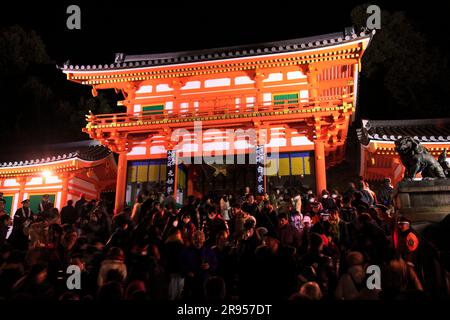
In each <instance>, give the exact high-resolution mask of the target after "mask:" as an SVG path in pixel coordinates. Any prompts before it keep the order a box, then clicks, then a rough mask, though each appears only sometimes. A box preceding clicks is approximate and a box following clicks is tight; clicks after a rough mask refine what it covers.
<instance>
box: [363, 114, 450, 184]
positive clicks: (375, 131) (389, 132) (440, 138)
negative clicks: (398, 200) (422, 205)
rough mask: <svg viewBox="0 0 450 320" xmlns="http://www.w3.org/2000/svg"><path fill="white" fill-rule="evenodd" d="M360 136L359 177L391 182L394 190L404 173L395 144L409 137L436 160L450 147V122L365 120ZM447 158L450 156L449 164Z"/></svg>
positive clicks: (372, 180) (447, 120)
mask: <svg viewBox="0 0 450 320" xmlns="http://www.w3.org/2000/svg"><path fill="white" fill-rule="evenodd" d="M357 134H358V138H359V141H360V150H361V151H360V155H361V159H360V175H361V176H362V177H364V179H365V180H367V181H371V182H380V181H382V180H383V179H384V178H391V181H392V184H393V185H394V186H395V185H397V183H398V182H399V181H400V180H402V179H403V175H404V173H405V167H404V166H403V165H402V162H401V160H400V157H399V155H398V154H397V152H396V151H395V140H397V139H399V138H401V137H403V136H410V137H412V138H414V139H416V140H417V141H419V142H420V143H421V144H422V145H423V146H424V147H426V148H427V149H428V151H429V152H430V153H431V154H432V155H433V156H435V158H436V159H437V158H438V157H439V155H440V154H441V153H442V152H443V151H444V150H446V149H448V148H449V147H450V119H414V120H362V126H361V128H360V129H357ZM448 157H449V154H447V161H449V160H450V158H448ZM418 178H420V176H418Z"/></svg>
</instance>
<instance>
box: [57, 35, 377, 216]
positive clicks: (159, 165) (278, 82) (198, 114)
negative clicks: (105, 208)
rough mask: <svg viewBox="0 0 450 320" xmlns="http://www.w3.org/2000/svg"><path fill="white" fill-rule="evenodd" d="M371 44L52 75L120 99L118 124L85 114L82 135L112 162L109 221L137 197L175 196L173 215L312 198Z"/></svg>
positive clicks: (333, 40) (341, 142) (250, 49)
mask: <svg viewBox="0 0 450 320" xmlns="http://www.w3.org/2000/svg"><path fill="white" fill-rule="evenodd" d="M372 36H373V33H370V34H366V33H358V34H357V33H355V32H354V31H353V29H352V28H347V29H345V31H343V32H338V33H332V34H326V35H321V36H315V37H309V38H301V39H292V40H286V41H276V42H268V43H260V44H254V45H242V46H235V47H226V48H215V49H207V50H199V51H186V52H172V53H161V54H139V55H130V54H124V53H118V54H116V57H115V61H113V62H110V63H108V64H95V65H68V64H65V65H63V66H61V67H59V68H60V69H61V71H62V72H63V73H65V75H66V76H67V79H68V80H69V81H73V82H76V83H79V84H81V85H86V86H90V87H92V94H93V95H94V96H95V95H97V93H98V91H99V90H104V89H114V90H115V91H116V92H117V93H118V95H119V97H120V98H119V99H120V100H119V102H118V108H123V110H124V111H125V112H117V113H112V114H89V115H87V125H86V127H85V128H84V129H83V130H84V132H86V133H87V134H89V136H90V137H91V138H92V139H94V140H97V141H99V142H100V143H101V144H102V145H104V146H106V147H108V148H109V149H110V150H112V151H113V152H115V153H117V154H118V155H119V156H118V159H119V160H118V171H117V183H116V201H115V202H116V203H115V210H116V212H119V211H120V210H122V208H123V206H124V205H125V204H131V203H132V202H134V200H135V197H136V195H137V193H138V192H139V190H142V188H158V187H159V188H162V190H163V191H164V192H166V193H170V192H173V193H174V196H175V197H176V199H177V202H179V203H182V202H183V200H184V199H186V196H187V195H191V194H192V195H204V194H207V193H208V192H211V191H214V192H217V193H219V194H220V195H221V194H222V193H224V192H233V191H236V190H242V189H243V188H244V187H245V186H249V187H250V188H251V189H252V190H253V191H254V192H255V193H259V194H262V193H264V192H270V191H271V190H274V189H275V188H287V187H293V188H299V187H307V188H312V189H313V190H315V191H316V192H317V193H320V192H321V191H322V190H323V189H326V187H327V183H326V170H327V168H329V167H331V166H333V165H335V164H337V163H339V162H340V161H342V160H343V159H344V156H345V154H344V150H345V145H346V137H347V131H348V128H349V124H350V123H351V122H352V121H353V120H354V112H355V108H356V107H357V100H358V89H359V88H358V78H359V72H360V71H361V70H360V69H361V58H362V56H363V54H364V51H365V50H366V49H367V47H368V45H369V43H370V40H371V38H372ZM118 111H119V110H118ZM211 158H213V160H217V161H215V162H214V161H209V160H210V159H211ZM219 158H221V159H222V158H226V161H223V162H220V161H219V160H218V159H219ZM206 159H209V160H206ZM268 159H269V160H268Z"/></svg>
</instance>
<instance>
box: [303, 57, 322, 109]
mask: <svg viewBox="0 0 450 320" xmlns="http://www.w3.org/2000/svg"><path fill="white" fill-rule="evenodd" d="M308 69H309V70H308V72H307V73H306V77H307V81H308V88H309V94H308V95H309V100H310V101H313V102H314V104H316V103H317V99H318V97H319V90H318V81H317V78H318V74H319V70H318V68H317V67H316V66H312V65H310V66H309V68H308Z"/></svg>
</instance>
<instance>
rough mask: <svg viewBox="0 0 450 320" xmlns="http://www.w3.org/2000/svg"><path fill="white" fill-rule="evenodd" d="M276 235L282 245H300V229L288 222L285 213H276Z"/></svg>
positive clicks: (296, 246) (295, 246)
mask: <svg viewBox="0 0 450 320" xmlns="http://www.w3.org/2000/svg"><path fill="white" fill-rule="evenodd" d="M277 235H278V238H279V239H280V242H281V244H282V245H284V246H292V247H294V248H298V247H299V246H300V241H301V235H300V231H299V230H297V228H296V227H294V226H293V225H292V224H290V223H289V218H288V216H287V214H285V213H280V214H278V227H277Z"/></svg>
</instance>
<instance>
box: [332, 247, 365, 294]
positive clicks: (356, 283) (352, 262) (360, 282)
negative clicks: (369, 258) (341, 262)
mask: <svg viewBox="0 0 450 320" xmlns="http://www.w3.org/2000/svg"><path fill="white" fill-rule="evenodd" d="M347 265H348V270H347V272H346V273H344V274H343V275H342V276H341V278H340V279H339V282H338V285H337V287H336V291H335V293H334V295H335V297H336V299H338V300H355V299H358V298H361V297H362V295H363V293H366V294H367V290H365V289H366V267H365V264H364V256H363V254H362V253H360V252H357V251H353V252H350V253H349V254H348V255H347Z"/></svg>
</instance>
